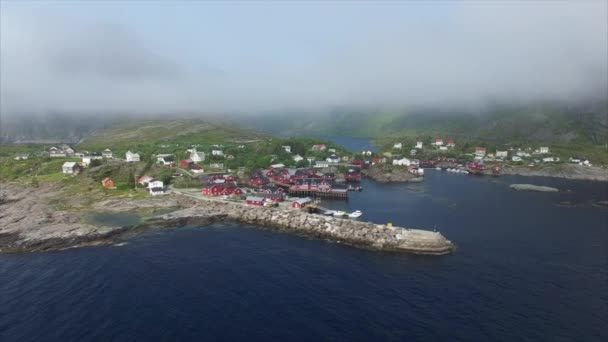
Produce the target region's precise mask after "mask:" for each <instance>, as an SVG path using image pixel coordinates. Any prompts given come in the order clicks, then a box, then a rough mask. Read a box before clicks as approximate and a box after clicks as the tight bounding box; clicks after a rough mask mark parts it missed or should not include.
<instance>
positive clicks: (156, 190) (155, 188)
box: [148, 179, 165, 196]
mask: <svg viewBox="0 0 608 342" xmlns="http://www.w3.org/2000/svg"><path fill="white" fill-rule="evenodd" d="M148 191H150V195H152V196H156V195H162V194H164V193H165V185H164V184H163V181H159V180H157V179H153V180H150V181H149V182H148Z"/></svg>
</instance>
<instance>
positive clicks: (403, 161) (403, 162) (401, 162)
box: [393, 158, 410, 166]
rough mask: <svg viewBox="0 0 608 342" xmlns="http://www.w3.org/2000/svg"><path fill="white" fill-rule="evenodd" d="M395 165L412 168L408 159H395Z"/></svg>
mask: <svg viewBox="0 0 608 342" xmlns="http://www.w3.org/2000/svg"><path fill="white" fill-rule="evenodd" d="M393 165H401V166H410V160H409V159H407V158H401V159H393Z"/></svg>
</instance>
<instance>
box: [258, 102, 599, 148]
mask: <svg viewBox="0 0 608 342" xmlns="http://www.w3.org/2000/svg"><path fill="white" fill-rule="evenodd" d="M251 124H253V125H255V126H256V127H257V128H260V129H264V130H267V131H270V132H272V133H274V134H279V135H310V134H324V135H337V136H344V135H349V136H357V137H373V138H383V137H401V136H410V137H415V136H429V135H430V136H443V137H445V136H449V137H451V138H454V139H462V138H466V139H471V140H483V141H488V142H491V143H512V142H534V143H570V142H572V143H577V144H589V145H603V144H606V143H607V142H608V106H607V105H606V104H594V105H586V106H577V107H574V106H570V107H568V106H555V105H530V106H521V107H506V106H505V107H495V108H492V109H491V110H488V111H485V112H483V113H470V112H455V113H454V112H431V111H427V112H422V111H421V112H406V111H367V112H362V111H346V110H341V111H336V112H333V113H331V115H327V114H316V115H315V114H308V115H274V116H273V115H268V116H265V117H262V118H261V119H256V120H252V121H251Z"/></svg>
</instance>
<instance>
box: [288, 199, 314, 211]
mask: <svg viewBox="0 0 608 342" xmlns="http://www.w3.org/2000/svg"><path fill="white" fill-rule="evenodd" d="M310 203H312V200H311V199H310V198H308V197H306V198H298V199H297V200H295V201H293V202H292V203H291V206H292V207H293V208H298V209H299V208H304V207H305V206H306V205H307V204H310Z"/></svg>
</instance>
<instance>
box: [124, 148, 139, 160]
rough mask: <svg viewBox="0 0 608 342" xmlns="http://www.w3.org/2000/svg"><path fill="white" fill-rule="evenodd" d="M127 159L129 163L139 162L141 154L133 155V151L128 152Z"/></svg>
mask: <svg viewBox="0 0 608 342" xmlns="http://www.w3.org/2000/svg"><path fill="white" fill-rule="evenodd" d="M126 159H127V162H138V161H139V153H133V152H131V151H127V154H126Z"/></svg>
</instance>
